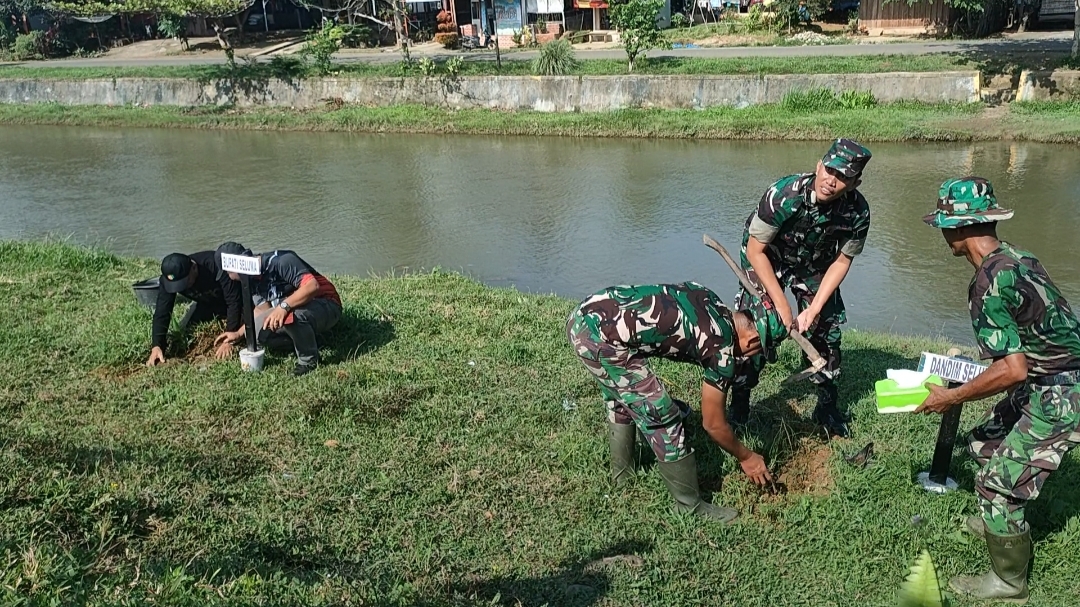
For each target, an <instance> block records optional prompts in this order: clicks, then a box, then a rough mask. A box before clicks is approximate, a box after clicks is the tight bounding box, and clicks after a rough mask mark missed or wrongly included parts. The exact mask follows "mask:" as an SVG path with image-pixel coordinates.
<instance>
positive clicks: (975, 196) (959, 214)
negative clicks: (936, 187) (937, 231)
mask: <svg viewBox="0 0 1080 607" xmlns="http://www.w3.org/2000/svg"><path fill="white" fill-rule="evenodd" d="M1012 216H1013V212H1012V211H1011V210H1010V209H1003V208H1001V207H999V206H998V203H997V198H996V197H995V196H994V186H992V185H990V182H989V181H987V180H986V179H983V178H982V177H963V178H960V179H949V180H948V181H946V182H945V183H943V184H941V190H940V191H938V203H937V210H936V211H934V212H933V213H930V214H929V215H927V216H926V217H923V221H925V222H926V223H927V225H929V226H930V227H933V228H946V229H951V228H960V227H963V226H970V225H974V224H977V223H990V222H994V221H1002V220H1005V219H1009V218H1010V217H1012Z"/></svg>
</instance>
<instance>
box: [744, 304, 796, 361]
mask: <svg viewBox="0 0 1080 607" xmlns="http://www.w3.org/2000/svg"><path fill="white" fill-rule="evenodd" d="M747 312H749V313H750V317H751V318H753V319H754V325H755V326H757V331H758V339H760V340H761V351H762V352H763V353H764V354H765V358H766V360H768V361H770V362H772V361H775V360H776V348H777V347H779V346H780V342H782V341H784V338H785V337H787V335H788V329H787V327H785V326H784V323H783V321H781V320H780V314H779V313H778V312H777V311H776V308H774V307H773V306H772V305H771V303H770V304H766V303H764V302H763V301H758V302H757V303H755V304H754V305H752V306H750V309H749V310H747Z"/></svg>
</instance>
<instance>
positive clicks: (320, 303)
mask: <svg viewBox="0 0 1080 607" xmlns="http://www.w3.org/2000/svg"><path fill="white" fill-rule="evenodd" d="M222 253H228V254H231V255H244V256H249V257H254V256H255V255H253V254H252V252H251V250H250V249H248V248H246V247H244V246H243V245H241V244H239V243H236V242H227V243H225V244H223V245H221V246H220V247H218V249H217V260H218V267H221V254H222ZM258 257H259V258H260V260H261V264H260V268H261V270H262V273H261V274H259V275H258V276H252V277H251V291H252V299H253V301H254V304H255V306H256V307H255V329H256V340H257V341H258V342H259V343H260V344H264V345H265V344H270V343H271V342H272V341H273V340H274V338H273V336H283V337H284V336H287V337H288V339H289V340H290V341H291V342H292V347H293V349H294V350H295V351H296V368H295V369H294V370H293V374H294V375H296V376H300V375H304V374H306V373H309V372H311V371H313V370H315V368H316V367H317V366H318V364H319V344H318V339H317V336H318V335H319V334H321V333H324V332H325V331H327V330H329V329H330V328H332V327H333V326H334V325H336V324H337V322H338V321H339V320H340V319H341V297H340V296H339V295H338V292H337V289H336V288H335V287H334V285H333V283H331V282H330V281H329V280H328V279H327V278H326V277H325V276H323V275H322V274H319V273H318V272H316V271H315V269H314V268H313V267H311V265H309V264H308V263H307V262H306V261H304V260H303V259H301V258H300V256H299V255H297V254H296V253H294V252H292V251H286V250H277V251H271V252H269V253H261V254H259V255H258ZM228 275H229V278H231V279H232V280H237V281H238V280H240V276H239V275H238V274H236V273H234V272H229V273H228ZM245 332H246V328H245V327H244V326H243V325H241V326H240V329H239V330H237V331H235V332H232V333H230V332H225V333H222V334H221V335H219V336H218V338H217V339H218V341H239V340H240V339H242V338H243V337H244V336H245ZM282 334H284V335H282Z"/></svg>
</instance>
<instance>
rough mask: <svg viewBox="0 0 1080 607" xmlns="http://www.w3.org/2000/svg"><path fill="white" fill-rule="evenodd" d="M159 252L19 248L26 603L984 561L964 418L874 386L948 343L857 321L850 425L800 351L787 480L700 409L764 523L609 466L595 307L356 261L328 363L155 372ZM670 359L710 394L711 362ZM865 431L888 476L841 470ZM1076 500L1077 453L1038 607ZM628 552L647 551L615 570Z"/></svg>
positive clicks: (611, 587) (4, 514)
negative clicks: (779, 483)
mask: <svg viewBox="0 0 1080 607" xmlns="http://www.w3.org/2000/svg"><path fill="white" fill-rule="evenodd" d="M154 266H155V263H154V261H153V260H130V259H124V258H118V257H115V256H113V255H111V254H108V253H105V252H101V251H99V250H87V249H81V248H74V247H72V246H68V245H66V244H61V243H56V242H32V243H14V242H2V243H0V285H2V287H0V306H2V307H3V309H4V310H5V311H6V313H5V322H4V328H3V330H2V331H0V376H3V377H4V378H5V381H4V383H3V384H0V563H2V564H3V565H2V566H0V604H4V605H17V606H18V605H148V604H161V605H199V606H200V607H201V606H211V605H290V606H293V605H380V606H389V605H425V606H435V605H477V606H480V605H507V606H513V605H529V606H537V607H538V606H540V605H543V604H548V605H552V606H555V605H560V606H573V605H627V606H629V605H720V604H723V605H740V606H746V607H753V606H762V607H765V606H769V607H772V606H776V605H785V606H789V605H790V606H798V605H807V606H810V605H813V606H819V605H837V606H841V605H843V606H847V605H852V606H855V605H857V606H860V607H863V606H878V605H881V606H887V605H892V604H894V599H895V596H896V592H897V591H898V589H899V587H900V584H901V582H902V580H903V579H904V576H905V575H906V573H907V570H908V567H909V566H910V565H911V564H912V563H913V562H914V561H915V559H916V557H917V556H918V554H919V552H920V551H921V550H922V549H923V548H924V547H925V548H928V549H929V551H930V553H931V555H932V556H933V558H934V562H935V563H936V565H937V567H938V570H939V574H940V575H941V576H942V577H943V578H944V579H947V578H948V577H949V576H951V575H955V574H962V573H974V572H980V571H982V570H983V569H984V568H985V567H986V566H987V563H988V560H987V557H986V553H985V548H984V547H983V546H981V545H979V543H978V542H976V541H973V540H972V538H971V537H970V536H966V535H964V534H961V533H960V532H959V529H960V528H961V524H962V517H963V516H964V515H965V514H969V513H973V512H974V511H975V498H974V495H973V494H972V492H971V479H972V469H971V466H970V463H969V462H968V461H967V460H966V458H964V457H963V456H962V455H960V453H959V451H958V453H957V457H956V458H955V459H954V469H953V470H954V475H955V476H956V477H957V478H958V479H959V481H960V482H961V484H962V488H963V490H962V491H959V492H956V493H953V494H950V495H946V496H932V495H929V494H926V493H924V492H923V491H922V490H921V489H920V488H918V487H917V486H916V485H915V484H914V483H913V477H914V475H915V474H916V473H917V472H919V471H920V470H924V469H926V468H927V466H928V465H929V460H930V456H931V453H932V451H933V445H934V439H935V436H936V432H937V424H938V418H936V417H932V416H913V415H893V416H881V415H878V414H877V413H876V412H875V411H874V407H873V403H872V398H871V396H870V394H871V390H872V383H873V381H875V380H876V379H879V378H881V377H884V374H885V369H887V368H912V367H913V365H914V364H915V363H916V360H917V356H918V354H919V353H920V352H921V351H923V350H926V349H932V350H934V351H942V349H943V348H944V347H946V344H943V343H938V342H935V341H932V340H930V339H927V338H914V337H913V338H907V337H900V336H889V335H882V334H874V333H865V332H859V331H847V332H846V333H845V341H844V349H845V354H844V355H845V375H844V378H843V380H842V381H841V399H842V404H843V406H844V407H848V408H850V410H851V412H852V414H853V416H854V422H853V429H854V433H855V434H854V438H853V439H851V440H835V441H833V442H831V443H827V442H824V441H823V439H821V438H819V437H816V436H815V434H814V433H815V428H814V426H813V425H812V424H810V423H809V422H808V415H809V409H810V408H811V407H812V403H813V396H812V391H811V388H810V387H809V385H808V384H803V385H799V386H789V387H784V388H781V387H780V386H779V380H780V379H781V378H782V377H784V376H786V375H787V374H788V373H790V372H792V371H794V370H796V368H797V365H798V358H797V355H796V351H795V349H794V348H793V347H792V345H791V344H785V347H784V349H783V350H782V353H781V358H780V361H779V362H778V363H777V364H775V365H773V366H771V367H770V368H769V369H768V370H767V371H766V373H765V376H764V378H763V383H762V385H761V387H760V388H759V389H758V390H757V391H756V392H755V394H756V396H755V398H756V400H757V401H758V403H759V404H758V405H757V406H756V407H755V409H754V412H753V414H752V419H751V422H752V423H751V427H750V428H749V429H748V431H747V433H746V434H745V439H746V441H747V442H748V443H749V444H750V445H751V446H752V447H754V448H757V449H761V450H762V451H763V452H764V453H765V454H766V458H767V460H768V462H769V464H770V465H771V466H772V467H773V469H774V470H776V471H780V472H783V473H784V474H785V477H784V478H785V479H786V480H785V482H787V484H788V487H789V492H788V493H787V494H786V495H781V496H771V495H763V494H761V493H760V492H759V491H758V490H757V489H755V488H753V487H752V486H750V485H749V483H748V482H747V480H746V479H745V477H744V476H743V475H742V473H741V472H739V471H738V469H737V466H736V464H735V463H734V462H733V461H732V459H731V458H730V457H727V456H725V455H724V454H722V452H721V451H720V450H719V449H718V448H717V447H715V446H713V445H711V444H710V442H709V441H708V439H707V438H706V437H705V436H704V434H703V432H701V430H700V425H699V424H700V417H699V415H698V414H697V413H696V412H695V414H694V415H693V419H692V422H691V427H692V428H695V427H696V428H697V430H695V431H694V432H693V436H692V438H691V443H692V445H693V447H694V448H695V450H696V451H697V453H698V466H699V470H700V474H701V477H702V483H703V485H704V486H705V487H706V488H707V489H708V490H709V491H711V492H713V494H712V499H713V501H715V502H717V503H723V504H727V505H731V506H733V507H737V508H739V509H740V511H741V512H742V515H741V517H740V519H738V521H737V523H736V524H735V525H733V526H731V527H722V526H719V525H717V524H715V523H711V522H703V521H700V520H696V519H692V518H689V517H686V516H680V515H676V514H674V513H673V512H672V511H671V510H670V508H669V497H668V495H667V493H666V490H665V488H664V485H663V482H662V480H661V479H660V477H659V475H658V474H657V472H656V470H655V468H654V467H653V466H652V464H651V463H649V462H648V460H646V463H645V465H644V466H643V469H642V471H641V472H640V475H639V477H638V479H637V480H636V482H635V483H634V484H633V485H632V486H630V487H628V488H626V489H618V490H616V489H614V488H612V487H611V486H610V485H609V483H608V477H607V474H608V470H607V466H608V461H607V439H606V437H605V426H604V424H605V422H604V413H603V410H602V405H601V402H600V399H599V393H598V390H597V387H596V386H595V384H594V383H593V382H592V380H591V379H590V377H589V376H588V374H587V373H586V371H585V370H584V369H583V368H582V367H581V366H580V365H579V364H578V363H577V362H576V361H575V360H574V358H573V356H572V353H571V351H570V348H569V347H568V346H567V344H566V341H565V337H564V335H563V323H564V319H565V317H566V315H567V313H568V312H569V310H570V309H571V307H572V306H573V303H574V302H572V301H569V300H566V299H562V298H557V297H552V296H546V297H545V296H536V295H525V294H521V293H519V292H516V291H514V290H510V289H493V288H488V287H484V286H482V285H480V284H478V283H476V282H473V281H471V280H469V279H466V278H464V277H462V276H459V275H456V274H451V273H446V272H442V271H435V272H432V273H426V274H415V275H405V276H391V277H381V278H372V279H366V280H360V279H356V278H350V277H334V278H335V281H336V284H337V285H338V287H339V290H340V292H341V294H342V297H343V299H344V301H345V313H344V315H343V318H342V321H341V323H340V324H339V325H338V327H337V329H336V331H335V335H334V336H333V337H332V338H330V339H328V340H327V342H326V343H325V344H324V350H323V357H324V363H325V364H324V365H323V366H322V367H321V368H320V369H319V370H318V371H316V372H315V373H313V374H311V375H309V376H306V377H304V378H299V379H296V378H293V377H291V376H290V375H289V371H290V369H291V366H290V364H289V358H290V357H289V356H284V357H283V356H272V357H270V359H269V360H268V363H267V368H266V369H265V370H264V372H263V373H261V374H258V375H250V374H244V373H243V372H241V371H240V369H239V365H238V363H237V361H236V360H231V361H223V362H217V361H211V360H205V359H201V358H197V357H192V356H190V355H189V356H188V357H186V358H185V355H184V352H183V351H182V350H183V345H182V344H181V347H180V349H178V350H175V351H173V352H171V355H172V356H173V359H172V361H171V362H170V363H169V364H168V365H166V366H164V367H161V368H157V369H152V370H150V369H146V368H144V367H143V366H142V365H141V363H142V361H143V360H144V358H145V356H146V355H147V348H148V342H149V332H150V314H149V312H148V311H147V310H145V309H144V308H141V307H140V306H139V305H138V304H137V303H136V302H135V299H134V297H133V296H132V294H131V291H130V289H129V285H130V283H131V282H133V281H135V280H138V279H142V278H145V277H147V276H151V275H153V274H154ZM687 278H693V277H687ZM596 286H597V288H599V287H602V286H605V285H596ZM956 305H957V306H963V305H965V302H962V301H959V300H958V301H957V302H956ZM178 314H179V313H178ZM212 333H213V329H212V328H211V327H204V328H202V329H200V331H199V334H198V336H197V337H198V338H199V340H201V341H203V342H204V341H205V337H206V336H208V335H211V334H212ZM655 368H656V369H657V371H658V373H659V374H660V375H661V377H662V378H663V379H664V381H665V382H666V384H667V386H668V388H669V389H670V390H671V392H672V393H673V395H674V396H676V397H679V398H682V399H684V400H686V401H687V402H690V403H695V402H696V401H695V398H696V394H698V393H699V386H700V377H701V375H700V370H699V369H696V368H695V367H692V366H690V365H679V364H675V363H667V362H664V361H660V362H659V363H658V364H656V365H655ZM564 403H566V404H573V405H576V406H570V407H566V406H564ZM977 409H978V407H974V406H969V407H967V408H966V411H965V422H964V423H965V426H967V425H970V424H971V423H972V421H973V419H974V416H975V415H976V413H977ZM695 410H696V406H695ZM331 440H333V441H337V443H336V446H328V445H327V444H326V443H327V441H331ZM868 441H874V445H875V452H876V454H877V455H876V458H875V460H874V462H873V463H872V465H871V466H870V467H868V468H866V469H856V468H854V467H851V466H849V465H847V464H846V463H845V462H844V461H843V459H842V457H841V456H842V455H844V454H850V453H853V452H854V451H856V450H858V449H860V448H861V447H862V446H863V445H864V444H865V443H866V442H868ZM331 445H333V443H331ZM1078 508H1080V460H1078V457H1077V455H1076V452H1074V453H1072V454H1070V455H1069V456H1068V457H1067V458H1066V460H1065V462H1064V463H1063V465H1062V468H1061V470H1060V471H1059V472H1057V473H1055V474H1054V476H1052V477H1051V479H1050V481H1049V482H1048V483H1047V485H1046V487H1045V488H1044V492H1043V495H1042V497H1040V498H1039V499H1038V500H1037V501H1036V502H1035V503H1034V504H1032V505H1031V506H1030V507H1029V520H1030V521H1031V522H1032V524H1033V529H1034V536H1035V538H1036V541H1037V543H1036V560H1035V564H1034V571H1033V574H1032V579H1031V582H1032V593H1033V595H1032V597H1033V598H1032V604H1034V605H1040V606H1062V607H1065V606H1066V605H1073V604H1075V597H1076V596H1077V595H1078V594H1080V581H1078V580H1077V578H1076V575H1075V565H1076V563H1077V562H1080V517H1078V516H1077V509H1078ZM913 517H921V520H922V521H923V524H921V525H918V526H916V525H913V524H912V520H913ZM616 555H633V556H636V557H638V558H640V559H641V560H640V561H638V562H634V561H632V560H617V561H615V562H613V563H607V564H605V563H604V562H602V561H600V560H599V559H602V558H604V557H609V556H616ZM969 604H971V603H966V602H964V601H954V602H953V605H955V606H965V605H969Z"/></svg>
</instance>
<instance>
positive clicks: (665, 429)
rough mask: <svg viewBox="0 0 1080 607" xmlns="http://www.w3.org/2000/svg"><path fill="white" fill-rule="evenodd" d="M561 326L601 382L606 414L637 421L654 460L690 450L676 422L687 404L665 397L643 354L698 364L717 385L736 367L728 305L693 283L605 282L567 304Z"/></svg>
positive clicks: (613, 418) (669, 458)
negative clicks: (611, 284)
mask: <svg viewBox="0 0 1080 607" xmlns="http://www.w3.org/2000/svg"><path fill="white" fill-rule="evenodd" d="M566 331H567V337H568V339H569V340H570V343H571V344H572V345H573V346H574V351H575V352H576V353H577V355H578V357H579V358H580V359H581V362H582V363H583V364H584V365H585V368H586V369H588V370H589V371H590V372H591V373H592V374H593V376H594V377H595V378H596V380H597V382H598V383H599V384H600V391H601V393H602V394H603V396H604V401H605V403H606V404H607V409H608V421H609V422H612V423H617V424H629V423H631V422H632V423H634V424H636V425H637V427H638V429H639V430H640V431H641V434H642V435H643V436H644V437H645V439H646V440H647V441H648V443H649V446H650V447H652V450H653V452H654V453H655V454H656V457H657V459H658V460H660V461H676V460H678V459H680V458H682V457H683V456H685V455H686V454H687V453H688V452H689V451H688V449H689V447H688V446H687V445H686V436H685V431H684V428H683V420H684V418H685V417H686V415H687V414H688V413H689V410H688V409H683V408H682V407H679V406H677V405H675V404H674V403H673V402H672V399H671V397H670V396H668V393H667V391H666V390H665V389H664V386H663V385H662V384H661V383H660V380H659V379H658V378H657V377H656V375H654V374H653V372H652V371H651V370H650V369H649V367H648V365H647V359H648V358H650V357H653V356H661V357H664V358H668V359H672V360H678V361H682V362H693V363H697V364H699V365H701V366H702V367H704V369H705V377H704V380H705V381H706V382H707V383H709V384H711V385H713V386H715V387H716V388H717V389H719V390H721V391H726V390H727V387H728V385H729V383H730V382H731V378H732V376H733V375H734V372H735V358H734V356H733V354H732V351H733V348H734V344H735V329H734V327H733V326H732V320H731V310H729V309H728V308H727V306H725V305H724V303H723V302H722V301H720V299H719V298H718V297H716V295H715V294H714V293H713V292H712V291H710V290H708V289H706V288H705V287H703V286H701V285H699V284H697V283H693V282H685V283H681V284H671V285H668V284H662V285H638V286H633V285H631V286H616V287H609V288H607V289H604V290H603V291H600V292H598V293H596V294H594V295H593V296H591V297H589V298H588V299H586V300H585V301H583V302H582V303H581V305H580V306H578V308H577V309H575V310H574V312H573V313H572V314H571V315H570V318H569V319H568V320H567V324H566Z"/></svg>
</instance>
